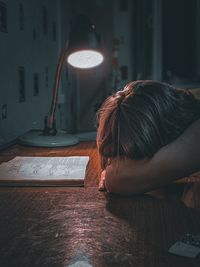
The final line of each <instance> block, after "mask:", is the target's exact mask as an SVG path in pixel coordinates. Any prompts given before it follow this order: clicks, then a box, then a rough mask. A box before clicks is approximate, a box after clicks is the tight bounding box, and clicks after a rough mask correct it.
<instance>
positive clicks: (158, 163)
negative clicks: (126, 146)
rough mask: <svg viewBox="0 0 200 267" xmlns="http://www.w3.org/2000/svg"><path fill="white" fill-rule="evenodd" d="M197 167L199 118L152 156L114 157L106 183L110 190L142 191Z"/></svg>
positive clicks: (199, 141)
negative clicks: (134, 157)
mask: <svg viewBox="0 0 200 267" xmlns="http://www.w3.org/2000/svg"><path fill="white" fill-rule="evenodd" d="M199 170H200V120H197V121H196V122H194V123H193V124H192V125H191V126H189V127H188V128H187V129H186V130H185V131H184V133H183V134H182V135H181V136H180V137H178V138H177V139H176V140H175V141H173V142H172V143H170V144H168V145H167V146H165V147H163V148H161V149H160V150H159V151H158V152H157V153H156V154H155V155H154V156H153V157H152V158H151V159H145V160H140V161H136V160H131V159H128V158H125V159H124V158H121V159H113V160H112V162H111V164H110V165H108V166H107V168H106V173H105V186H106V188H107V190H108V191H109V192H111V193H120V194H137V193H144V192H148V191H151V190H153V189H156V188H158V187H160V186H163V185H166V184H168V183H170V182H172V181H174V180H177V179H179V178H183V177H185V176H188V175H190V174H192V173H194V172H197V171H199Z"/></svg>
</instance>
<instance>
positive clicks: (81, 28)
mask: <svg viewBox="0 0 200 267" xmlns="http://www.w3.org/2000/svg"><path fill="white" fill-rule="evenodd" d="M66 59H67V62H68V64H70V65H71V66H73V67H75V68H79V69H88V68H93V67H96V66H98V65H100V64H101V63H102V61H103V55H102V54H101V52H100V36H99V35H98V34H97V33H96V30H95V25H94V24H92V23H91V22H90V21H89V19H88V18H87V17H85V16H84V15H79V16H78V17H77V18H76V19H75V20H74V21H72V25H71V29H70V33H69V40H68V41H67V42H66V44H65V45H64V48H63V50H62V51H61V54H60V57H59V60H58V64H57V68H56V74H55V80H54V87H53V95H52V100H51V108H50V112H49V115H48V116H47V117H45V126H44V129H43V130H31V131H29V132H28V133H26V134H24V135H22V136H21V137H20V138H19V141H20V143H22V144H25V145H29V146H39V147H60V146H69V145H74V144H77V143H78V142H79V139H78V137H76V136H74V135H72V134H66V133H59V132H57V130H56V122H55V111H56V103H57V97H58V87H59V82H60V76H61V70H62V66H63V63H64V62H65V60H66Z"/></svg>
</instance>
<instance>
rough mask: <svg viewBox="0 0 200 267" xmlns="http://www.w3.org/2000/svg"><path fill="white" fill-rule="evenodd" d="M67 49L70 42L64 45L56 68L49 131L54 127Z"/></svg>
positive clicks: (48, 123)
mask: <svg viewBox="0 0 200 267" xmlns="http://www.w3.org/2000/svg"><path fill="white" fill-rule="evenodd" d="M67 48H68V41H67V42H66V43H65V45H64V47H63V49H62V51H61V53H60V57H59V60H58V63H57V67H56V74H55V78H54V86H53V94H52V99H51V108H50V112H49V115H48V118H47V128H48V129H49V130H51V129H52V128H53V126H54V121H55V111H56V103H57V98H58V87H59V83H60V76H61V70H62V66H63V63H64V61H65V58H66V54H67Z"/></svg>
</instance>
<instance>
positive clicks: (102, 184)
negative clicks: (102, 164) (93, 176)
mask: <svg viewBox="0 0 200 267" xmlns="http://www.w3.org/2000/svg"><path fill="white" fill-rule="evenodd" d="M105 176H106V170H103V171H102V172H101V176H100V180H99V191H106V186H105Z"/></svg>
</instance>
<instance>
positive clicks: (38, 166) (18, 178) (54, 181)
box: [0, 156, 89, 186]
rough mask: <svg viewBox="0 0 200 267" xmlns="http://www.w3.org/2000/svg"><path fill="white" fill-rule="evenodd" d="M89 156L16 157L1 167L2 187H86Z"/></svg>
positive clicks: (0, 180)
mask: <svg viewBox="0 0 200 267" xmlns="http://www.w3.org/2000/svg"><path fill="white" fill-rule="evenodd" d="M88 161H89V157H88V156H79V157H77V156H76V157H15V158H14V159H12V160H10V161H8V162H5V163H2V164H1V165H0V186H84V179H85V173H86V167H87V164H88Z"/></svg>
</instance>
